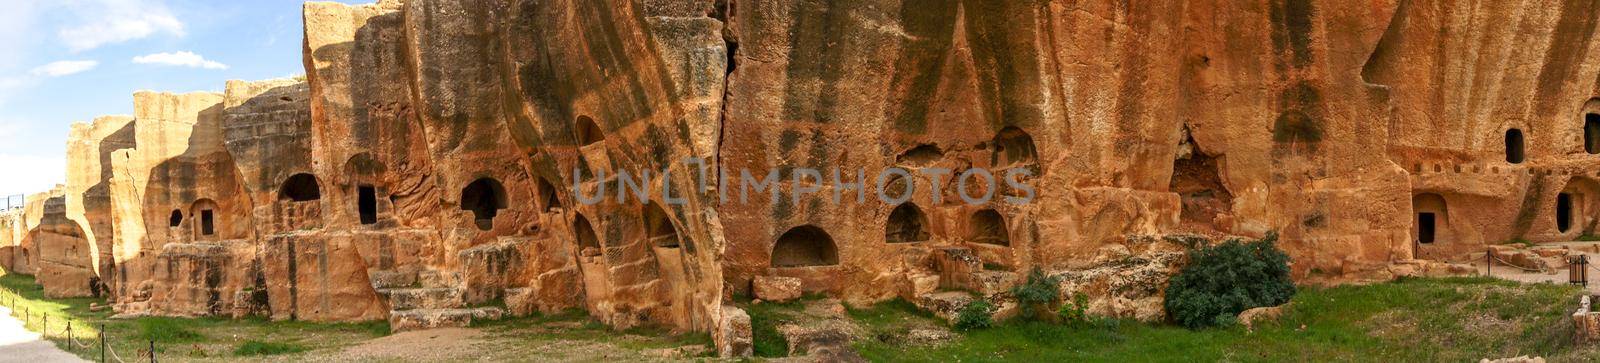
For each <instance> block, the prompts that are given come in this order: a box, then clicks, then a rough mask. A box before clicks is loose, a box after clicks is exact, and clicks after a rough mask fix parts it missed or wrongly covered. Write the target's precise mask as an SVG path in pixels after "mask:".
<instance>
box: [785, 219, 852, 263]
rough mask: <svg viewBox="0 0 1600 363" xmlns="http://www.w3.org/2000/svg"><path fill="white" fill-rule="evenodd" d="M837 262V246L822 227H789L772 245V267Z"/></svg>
mask: <svg viewBox="0 0 1600 363" xmlns="http://www.w3.org/2000/svg"><path fill="white" fill-rule="evenodd" d="M838 264H839V248H838V246H837V245H835V244H834V242H833V237H832V236H829V235H828V232H826V231H823V230H822V228H818V227H817V226H812V225H803V226H799V227H794V228H790V229H789V231H788V232H784V233H783V235H782V236H779V237H778V241H777V243H776V244H774V245H773V247H772V267H809V266H833V265H838Z"/></svg>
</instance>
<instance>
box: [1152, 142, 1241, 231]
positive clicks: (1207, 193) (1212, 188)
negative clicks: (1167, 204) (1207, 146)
mask: <svg viewBox="0 0 1600 363" xmlns="http://www.w3.org/2000/svg"><path fill="white" fill-rule="evenodd" d="M1184 143H1185V144H1186V145H1188V146H1189V147H1190V148H1191V149H1192V150H1193V151H1191V152H1190V153H1189V154H1188V155H1186V156H1180V157H1178V158H1177V159H1176V160H1173V162H1172V181H1171V183H1170V184H1169V185H1168V187H1167V190H1169V191H1172V192H1173V193H1177V194H1178V196H1179V197H1180V198H1181V201H1182V210H1181V211H1180V212H1179V214H1178V219H1179V221H1180V222H1182V223H1185V224H1195V225H1204V226H1210V227H1212V228H1215V229H1224V228H1226V226H1218V225H1217V222H1218V221H1217V220H1216V219H1217V216H1219V215H1227V214H1230V213H1231V211H1232V210H1233V193H1231V192H1229V191H1228V187H1227V185H1224V184H1223V182H1222V174H1221V170H1222V165H1221V160H1220V158H1217V157H1213V156H1211V155H1208V154H1206V153H1204V152H1202V151H1201V150H1200V147H1199V146H1198V145H1197V144H1195V142H1194V137H1193V136H1189V137H1187V139H1186V140H1185V141H1184Z"/></svg>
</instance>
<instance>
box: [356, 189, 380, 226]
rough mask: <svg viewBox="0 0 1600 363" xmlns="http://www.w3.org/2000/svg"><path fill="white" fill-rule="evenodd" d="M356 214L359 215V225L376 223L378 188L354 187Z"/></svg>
mask: <svg viewBox="0 0 1600 363" xmlns="http://www.w3.org/2000/svg"><path fill="white" fill-rule="evenodd" d="M356 212H357V213H358V214H360V215H361V224H376V223H378V188H375V187H373V186H371V185H360V186H356Z"/></svg>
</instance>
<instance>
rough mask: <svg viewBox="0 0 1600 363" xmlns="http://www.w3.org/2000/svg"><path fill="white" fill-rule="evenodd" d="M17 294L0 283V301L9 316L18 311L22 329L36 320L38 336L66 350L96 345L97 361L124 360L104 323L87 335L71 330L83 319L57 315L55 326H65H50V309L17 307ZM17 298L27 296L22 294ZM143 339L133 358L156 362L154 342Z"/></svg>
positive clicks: (91, 347)
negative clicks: (142, 345)
mask: <svg viewBox="0 0 1600 363" xmlns="http://www.w3.org/2000/svg"><path fill="white" fill-rule="evenodd" d="M21 296H22V295H19V294H17V292H16V291H13V290H11V289H10V288H4V287H0V305H4V306H5V307H6V308H8V309H10V310H11V315H12V316H13V317H19V316H18V314H21V316H20V317H21V318H22V319H21V320H22V327H23V329H28V330H30V331H32V330H33V328H32V327H33V326H34V323H38V327H39V330H38V332H39V336H40V337H41V338H44V339H45V340H47V341H51V342H55V341H60V342H61V343H62V345H65V346H66V348H67V351H68V352H74V353H75V352H78V351H94V350H96V349H98V352H99V356H100V362H101V363H109V362H117V363H128V361H126V360H123V359H122V356H121V355H120V354H117V350H116V348H114V347H112V344H110V341H111V338H110V337H109V336H108V335H109V334H107V333H106V325H105V324H99V325H98V327H99V329H97V330H96V333H95V334H94V335H93V336H91V335H90V334H87V333H85V332H83V331H82V329H78V330H76V331H75V330H74V323H77V325H76V326H77V327H83V326H85V325H86V324H84V322H83V321H78V320H75V319H71V318H64V317H60V316H57V317H56V318H55V322H56V323H57V324H58V325H57V326H60V324H66V326H65V327H61V328H60V329H58V330H51V329H50V322H51V318H50V313H45V312H39V313H37V314H36V313H35V312H34V311H32V309H31V308H29V307H26V306H20V309H22V310H17V309H19V305H18V304H17V300H18V299H19V298H20V297H21ZM21 300H27V299H25V298H24V299H21ZM80 337H81V338H83V339H86V340H88V341H89V342H91V343H97V344H90V343H84V341H83V340H80V339H79V338H80ZM146 343H148V348H140V349H139V351H138V352H136V355H134V361H135V362H150V363H155V362H157V360H156V342H155V341H154V340H148V341H146Z"/></svg>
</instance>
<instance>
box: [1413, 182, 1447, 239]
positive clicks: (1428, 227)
mask: <svg viewBox="0 0 1600 363" xmlns="http://www.w3.org/2000/svg"><path fill="white" fill-rule="evenodd" d="M1411 209H1412V211H1413V212H1414V213H1416V216H1414V219H1413V226H1414V228H1412V232H1413V233H1416V239H1417V243H1420V244H1432V243H1436V242H1439V241H1440V237H1441V236H1440V235H1441V233H1440V231H1441V230H1442V229H1443V228H1444V226H1447V225H1449V223H1450V209H1449V206H1447V205H1446V204H1445V200H1444V196H1441V195H1438V194H1434V193H1422V194H1417V195H1415V196H1412V197H1411Z"/></svg>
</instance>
